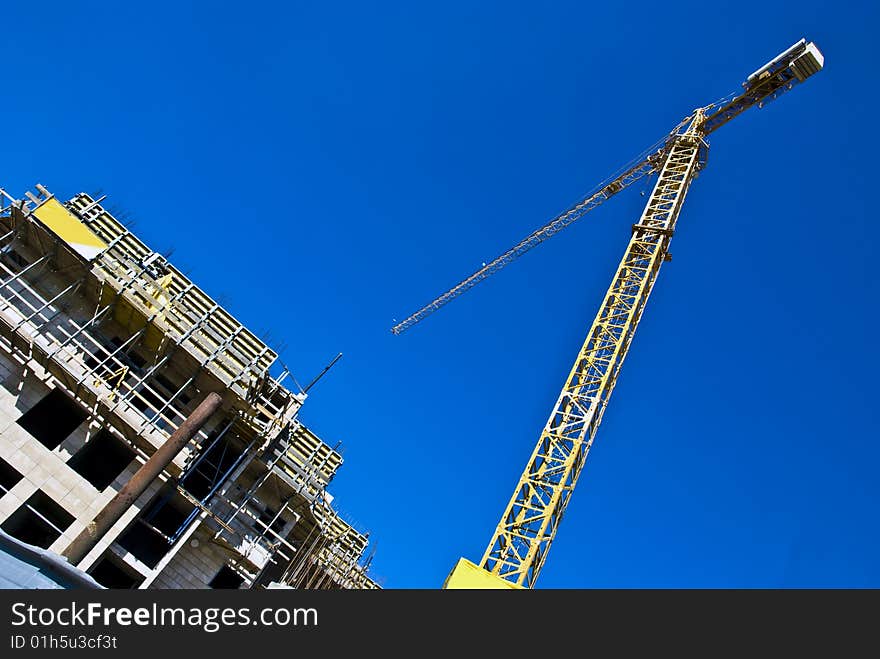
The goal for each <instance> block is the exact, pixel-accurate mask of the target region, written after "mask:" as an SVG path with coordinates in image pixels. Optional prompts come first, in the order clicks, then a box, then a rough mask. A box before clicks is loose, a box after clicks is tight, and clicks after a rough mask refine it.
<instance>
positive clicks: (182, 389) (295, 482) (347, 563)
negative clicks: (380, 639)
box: [0, 185, 377, 588]
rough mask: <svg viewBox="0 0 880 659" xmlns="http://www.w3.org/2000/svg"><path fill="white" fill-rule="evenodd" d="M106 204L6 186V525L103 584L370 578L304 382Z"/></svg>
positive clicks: (1, 477) (2, 376)
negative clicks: (16, 192)
mask: <svg viewBox="0 0 880 659" xmlns="http://www.w3.org/2000/svg"><path fill="white" fill-rule="evenodd" d="M102 201H103V198H101V199H93V198H92V197H91V196H89V195H87V194H79V195H77V196H75V197H74V198H72V199H70V200H69V201H67V202H61V201H60V200H58V199H56V198H55V197H54V196H53V195H52V194H51V193H50V192H49V191H48V190H46V189H45V188H44V187H42V186H39V185H38V186H37V190H36V191H35V192H33V193H32V192H28V193H26V196H25V198H23V199H15V198H13V197H12V196H10V195H8V194H7V193H6V192H5V191H2V190H0V528H2V529H3V530H4V531H5V532H6V533H8V534H9V535H11V536H14V537H15V538H17V539H19V540H21V541H23V542H25V543H28V544H30V545H35V546H38V547H42V548H45V549H48V550H50V551H52V552H55V553H57V554H60V555H63V556H66V557H67V558H68V560H70V562H71V563H73V564H75V565H77V566H78V567H80V568H81V569H83V570H85V571H86V572H88V573H89V574H90V575H92V577H94V579H95V580H96V581H97V582H99V583H101V584H102V585H104V586H107V587H111V588H261V587H269V586H270V585H271V586H272V587H278V586H281V587H284V586H289V587H293V588H376V587H377V585H376V583H375V582H374V581H373V580H372V579H371V578H370V576H368V567H369V559H368V558H367V544H368V539H367V536H366V534H364V533H362V532H360V531H358V530H356V529H355V528H353V527H352V526H351V525H350V524H348V523H346V522H345V521H343V520H342V519H341V518H340V517H339V515H338V514H337V513H336V512H334V508H333V505H332V497H331V495H330V494H329V493H328V492H327V486H328V484H329V483H330V481H331V480H332V479H333V477H334V475H335V474H336V472H337V470H338V469H339V467H340V465H341V464H342V457H341V455H340V453H339V452H338V451H337V450H336V449H335V448H333V447H331V446H329V445H328V444H325V443H324V442H323V441H322V440H321V439H320V438H318V437H317V436H316V435H315V434H314V433H313V432H312V431H310V430H309V429H308V428H307V427H305V426H304V425H303V424H302V423H301V422H300V421H299V420H298V412H299V410H300V407H301V406H302V404H303V402H304V400H305V398H306V394H305V392H303V391H301V390H300V388H299V386H298V385H297V386H296V387H295V389H296V391H293V390H291V389H288V388H286V386H285V383H287V382H288V381H290V382H294V383H295V380H294V379H293V378H292V377H291V376H290V373H289V372H288V370H287V369H286V368H282V367H281V365H280V362H279V361H278V359H277V357H278V355H277V354H276V353H275V352H273V351H272V350H271V349H270V348H269V346H267V345H266V344H265V343H264V342H263V341H261V340H260V339H259V338H257V336H255V335H254V334H253V333H252V332H250V331H248V329H247V328H245V327H243V326H242V325H241V324H240V323H239V322H238V321H236V320H235V318H233V317H232V316H231V315H230V314H229V313H228V312H227V311H226V310H224V309H223V308H222V307H221V306H220V305H219V304H217V303H216V302H215V301H214V300H212V299H211V298H210V297H209V296H208V295H206V294H205V293H204V292H203V291H202V290H201V289H199V288H198V287H197V286H196V285H195V284H194V283H193V282H191V281H190V280H189V279H188V278H187V277H186V276H185V275H184V274H183V273H182V272H181V271H180V270H178V269H177V268H175V267H174V266H173V265H172V264H171V263H169V262H168V261H167V259H166V258H164V257H163V256H162V255H161V254H159V253H157V252H154V251H152V250H151V249H150V248H149V247H147V246H146V245H145V244H144V243H143V242H141V241H140V240H138V238H137V237H135V236H134V235H133V234H132V233H131V232H130V231H129V230H127V229H126V227H125V226H124V225H123V224H122V223H121V222H119V221H118V220H117V219H116V218H114V217H113V216H112V215H111V214H110V213H109V212H108V211H107V210H106V209H105V208H104V207H103V206H102V205H101V202H102Z"/></svg>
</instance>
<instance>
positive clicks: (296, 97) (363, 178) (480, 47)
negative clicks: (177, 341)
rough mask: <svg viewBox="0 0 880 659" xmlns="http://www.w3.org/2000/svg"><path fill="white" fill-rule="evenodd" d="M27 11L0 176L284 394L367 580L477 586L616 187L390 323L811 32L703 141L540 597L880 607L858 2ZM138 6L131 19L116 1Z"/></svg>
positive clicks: (565, 349)
mask: <svg viewBox="0 0 880 659" xmlns="http://www.w3.org/2000/svg"><path fill="white" fill-rule="evenodd" d="M119 4H120V3H93V2H80V3H68V2H64V3H61V2H42V3H32V2H16V3H6V5H5V6H4V10H3V35H4V36H3V39H0V62H2V63H3V64H2V68H3V75H2V80H3V97H4V103H3V109H4V121H3V126H2V130H3V141H2V153H3V174H2V179H0V184H2V185H3V186H4V187H6V188H7V189H9V190H10V191H12V192H13V193H17V194H21V193H23V192H24V190H25V189H28V188H30V187H31V186H32V185H33V184H35V183H37V182H41V183H43V184H44V185H46V186H48V187H49V188H50V189H51V190H53V191H55V192H56V193H57V194H59V195H65V196H66V195H72V194H74V193H76V192H78V191H80V190H85V191H89V192H91V191H96V190H99V189H100V190H103V191H104V192H105V193H107V194H109V202H110V203H111V205H113V206H115V207H117V208H119V209H124V210H125V211H126V212H127V213H128V214H129V215H130V216H131V217H132V218H133V219H134V220H135V222H136V225H135V231H136V232H138V234H139V235H140V236H141V237H142V238H143V239H144V240H146V241H147V242H148V243H149V244H150V245H152V246H153V247H155V248H157V249H162V250H164V249H168V248H171V247H173V248H174V250H175V252H174V255H173V257H172V260H173V261H174V262H175V263H176V264H178V265H179V266H181V267H183V268H184V269H188V270H189V271H190V273H191V275H192V277H193V278H194V279H195V280H196V281H197V282H198V283H199V284H200V285H201V286H202V287H203V288H205V289H206V290H207V291H208V292H209V293H211V294H213V295H215V296H216V297H217V298H218V299H219V300H221V301H222V302H223V303H224V304H225V305H227V307H228V308H229V309H230V310H231V311H232V312H233V313H234V314H235V315H236V316H237V317H239V318H240V319H241V320H242V321H243V322H245V323H246V324H247V325H249V326H251V327H252V328H253V329H255V330H257V331H260V332H262V331H264V330H266V331H269V332H270V334H271V337H272V338H273V343H274V344H275V345H278V344H281V343H283V344H286V348H285V351H284V359H285V361H286V362H287V363H288V364H289V365H290V367H291V368H292V369H293V371H294V373H295V374H296V375H297V377H298V379H299V380H300V381H301V382H305V381H307V380H308V379H310V378H311V377H312V376H313V375H314V374H315V373H317V372H318V371H319V370H320V369H321V368H322V366H323V365H324V364H325V363H326V362H327V360H329V359H330V358H331V357H332V356H333V355H334V354H335V353H336V352H338V351H342V352H343V353H345V356H344V358H343V360H342V361H341V362H340V363H339V364H338V365H337V366H336V367H335V368H334V370H333V371H332V375H330V376H328V377H327V378H325V379H324V380H323V381H322V382H321V383H320V385H319V386H317V387H316V388H315V389H314V390H313V395H312V396H311V397H310V399H309V401H308V402H307V404H306V407H305V408H304V410H303V413H302V416H303V418H304V420H305V421H306V423H308V424H309V425H310V426H311V427H313V428H314V429H315V430H316V431H317V432H318V433H319V434H320V435H321V436H322V437H323V438H325V439H326V440H327V441H328V442H329V443H331V444H332V443H335V442H336V441H337V440H342V441H343V442H344V445H345V458H346V463H345V465H344V466H343V468H342V470H341V472H340V474H339V476H338V477H337V479H336V480H335V481H334V482H333V484H332V491H333V492H334V493H335V495H336V496H337V499H338V502H339V503H340V507H341V509H342V511H343V512H344V513H345V514H347V515H348V516H349V517H350V518H351V519H352V520H354V521H355V522H356V523H357V524H359V525H360V526H361V527H362V528H365V529H369V530H370V531H371V532H372V537H373V538H374V539H375V540H377V541H378V554H377V557H376V559H375V562H374V574H375V576H377V577H378V578H379V579H381V580H382V581H383V582H384V584H385V585H386V586H388V587H428V588H433V587H438V586H440V584H441V583H442V581H443V579H444V577H445V576H446V574H447V572H448V571H449V569H450V568H451V567H452V565H453V563H454V561H455V560H456V559H457V558H458V557H459V556H461V555H464V556H467V557H470V558H471V559H474V560H478V559H479V558H480V555H481V554H482V552H483V549H484V547H485V544H486V543H487V542H488V540H489V537H490V534H491V531H492V530H493V529H494V526H495V524H496V523H497V521H498V517H499V516H500V514H501V512H502V509H503V507H504V505H505V504H506V502H507V499H508V497H509V496H510V493H511V491H512V488H513V486H514V484H515V482H516V479H517V477H518V476H519V473H520V471H521V469H522V467H523V465H524V463H525V460H526V458H527V457H528V455H529V453H530V451H531V449H532V446H533V444H534V442H535V440H536V438H537V436H538V433H539V431H540V429H541V428H542V426H543V424H544V422H545V421H546V418H547V415H548V413H549V411H550V408H551V406H552V405H553V403H554V401H555V399H556V397H557V394H558V390H559V387H560V385H561V384H562V381H563V379H564V377H565V375H566V374H567V373H568V370H569V368H570V365H571V362H572V360H573V358H574V356H575V354H576V352H577V349H578V348H579V346H580V344H581V341H582V339H583V337H584V335H585V333H586V330H587V327H588V326H589V324H590V322H591V320H592V318H593V315H594V313H595V310H596V308H597V305H598V304H599V302H600V299H601V297H602V295H603V293H604V291H605V289H606V287H607V285H608V282H609V279H610V276H611V274H612V273H613V270H614V268H615V266H616V264H617V261H618V259H619V258H620V255H621V254H622V251H623V248H624V246H625V244H626V241H627V240H628V237H629V227H630V225H631V224H632V223H633V222H634V221H635V220H636V219H637V217H638V214H639V213H640V210H641V205H642V203H643V201H644V199H643V198H642V197H641V196H640V195H639V194H638V191H639V190H640V189H643V188H642V187H640V188H637V189H636V190H630V191H629V192H628V193H627V194H624V195H621V196H620V197H619V198H616V199H614V200H613V202H611V203H609V204H608V205H606V206H604V207H602V208H601V209H599V210H598V211H596V212H594V213H592V214H591V215H590V216H588V218H586V219H584V220H582V221H581V222H579V223H578V224H576V225H575V226H573V227H571V228H569V229H568V230H567V231H566V232H564V233H563V234H561V235H559V236H557V237H556V238H554V239H553V240H551V241H550V242H548V243H546V244H544V245H543V246H541V247H540V248H539V249H537V250H535V251H533V252H531V253H529V254H528V255H527V256H525V257H524V258H522V259H521V260H519V261H518V262H517V263H516V264H514V265H513V266H511V267H509V268H508V269H507V270H505V271H503V272H502V273H501V274H499V275H497V276H496V277H494V278H493V279H491V280H490V281H488V282H485V283H484V284H482V285H481V286H479V287H478V288H476V289H474V290H473V291H471V292H470V293H468V294H467V295H466V296H464V297H463V298H461V299H459V300H457V301H455V302H454V303H453V304H451V305H449V306H448V307H446V308H445V309H443V310H442V311H441V312H440V313H437V314H436V315H434V316H432V317H431V318H430V319H429V320H428V321H426V322H425V323H423V324H422V325H419V326H417V327H416V328H414V329H413V330H411V331H410V332H409V333H407V334H405V335H403V336H400V337H394V336H392V335H391V334H390V333H389V331H388V330H389V327H390V325H391V321H392V318H398V319H400V318H403V317H404V316H406V315H407V314H408V313H410V312H411V311H413V310H414V309H415V308H417V307H419V306H420V305H421V304H422V303H424V302H426V301H427V300H428V299H430V298H432V297H433V296H434V295H436V294H438V293H440V292H442V291H443V290H445V289H446V288H447V287H449V286H450V285H452V284H454V283H455V282H457V281H458V280H459V279H461V278H462V277H463V276H465V275H467V274H469V273H470V272H471V271H473V270H474V269H475V268H477V267H479V265H480V264H481V263H482V262H483V261H486V260H488V259H490V258H492V257H494V256H495V255H496V254H497V253H499V252H500V251H502V250H504V249H505V248H507V247H508V246H509V245H511V244H512V243H514V242H516V241H517V240H519V239H520V238H521V237H523V236H524V235H525V234H527V233H528V232H530V231H531V230H532V229H533V228H534V227H536V226H538V225H540V224H542V223H543V222H544V221H546V220H547V219H548V218H549V217H550V216H552V215H554V214H555V213H556V212H557V211H559V210H561V209H563V208H564V207H565V206H567V205H568V204H569V203H570V202H572V201H574V200H576V199H577V198H578V196H579V195H580V194H581V193H583V192H586V191H587V190H588V189H590V188H591V187H592V186H593V184H595V183H596V182H597V181H599V180H601V179H602V178H604V176H605V175H606V174H608V173H610V172H611V171H612V170H614V169H616V168H617V167H618V166H619V165H621V164H622V163H623V162H625V161H626V160H628V159H629V158H630V157H631V156H633V155H635V154H636V153H638V152H639V151H641V150H642V149H643V148H644V147H646V146H648V145H649V144H651V143H652V142H654V141H655V140H656V139H658V138H659V137H660V136H661V135H663V134H664V133H666V132H667V131H668V130H669V129H670V128H671V127H672V126H673V125H674V124H675V123H677V122H678V120H679V119H681V118H682V117H683V116H684V115H685V114H687V113H689V112H690V111H691V109H692V108H694V107H696V106H698V105H704V104H706V103H708V102H710V101H712V100H714V99H716V98H719V97H721V96H723V95H725V94H727V93H729V92H732V91H735V90H736V89H738V88H739V85H740V83H741V81H742V80H743V79H744V78H745V76H746V75H748V74H749V73H751V72H752V71H753V70H754V69H756V68H758V67H759V66H760V65H762V64H763V63H764V62H766V61H767V60H768V59H770V58H771V57H773V56H774V55H775V54H776V53H778V52H780V51H781V50H783V49H785V48H787V47H788V46H789V45H791V44H792V43H794V42H795V41H796V40H797V39H799V38H800V37H801V36H807V37H808V38H810V39H813V40H815V41H816V42H817V43H818V44H819V46H820V47H821V48H822V49H823V51H824V52H825V55H826V58H827V67H826V70H825V71H823V72H822V73H820V74H819V75H817V76H816V77H814V78H812V79H810V80H809V81H808V82H807V83H806V84H804V85H803V86H800V87H798V88H796V89H795V90H794V91H792V92H791V93H790V94H788V95H786V96H784V97H782V98H781V99H779V100H778V101H776V102H774V103H772V104H770V105H769V106H767V107H766V108H765V109H762V110H752V111H749V112H748V113H747V114H745V115H743V116H741V117H739V118H737V119H736V120H734V121H733V122H732V123H731V124H729V125H727V126H725V127H724V128H723V129H721V130H719V131H718V132H717V133H716V134H715V135H714V136H713V138H712V140H711V142H712V148H711V152H710V155H709V165H708V167H707V169H706V170H705V171H704V172H703V173H702V174H701V175H700V177H699V179H698V180H697V181H696V182H695V184H694V186H693V187H692V188H691V193H690V195H689V198H688V201H687V203H686V205H685V208H684V211H683V214H682V216H681V219H680V221H679V230H678V231H677V233H676V236H675V240H674V241H673V244H672V253H673V255H674V260H673V261H672V262H671V263H669V264H666V265H665V266H664V268H663V271H662V273H661V275H660V280H659V282H658V284H657V286H656V289H655V292H654V295H653V296H652V298H651V301H650V304H649V307H648V309H647V311H646V314H645V317H644V321H643V323H642V326H641V327H640V329H639V332H638V334H637V336H636V338H635V341H634V345H633V347H632V350H631V352H630V356H629V358H628V360H627V363H626V366H625V368H624V369H623V372H622V375H621V378H620V381H619V384H618V387H617V389H616V390H615V393H614V396H613V399H612V402H611V406H610V409H609V411H608V413H607V414H606V415H605V420H604V422H603V425H602V428H601V429H600V431H599V435H598V436H597V439H596V443H595V445H594V449H593V451H592V452H591V454H590V458H589V460H588V462H587V466H586V468H585V471H584V473H583V476H582V478H581V481H580V483H579V486H578V489H577V491H576V492H575V495H574V497H573V500H572V502H571V505H570V507H569V509H568V513H567V515H566V517H565V520H564V521H563V523H562V526H561V530H560V533H559V536H558V539H557V541H556V543H555V545H554V547H553V549H552V550H551V552H550V555H549V559H548V562H547V565H546V568H545V570H544V572H543V574H542V576H541V580H540V583H539V586H541V587H545V588H549V587H591V586H622V587H631V586H673V587H678V586H694V587H702V586H733V587H740V586H743V587H751V586H768V587H777V586H784V587H788V586H796V587H799V586H874V587H878V586H880V561H878V559H877V556H878V554H880V528H878V515H877V510H878V505H880V484H878V478H877V464H878V460H880V442H878V439H880V437H878V434H880V433H878V429H877V428H878V411H877V410H878V386H877V377H878V373H880V363H878V362H880V360H878V352H877V321H878V314H877V307H876V304H877V298H878V270H877V263H878V261H877V257H876V255H875V251H876V246H875V245H874V244H873V243H872V242H871V241H872V238H871V236H872V235H873V234H872V233H871V232H872V230H873V224H874V223H875V222H876V215H877V212H876V202H877V192H876V190H877V185H876V182H875V176H876V162H877V155H876V154H877V153H878V140H877V122H876V107H877V100H878V98H877V90H876V84H875V82H874V81H875V80H876V62H877V54H876V48H874V47H873V44H874V43H875V41H876V31H877V26H878V24H880V21H878V18H880V14H878V9H877V4H876V3H871V2H868V1H867V0H864V1H863V2H854V3H828V2H826V1H821V2H820V1H818V0H806V1H804V2H796V3H795V2H776V3H774V2H753V1H748V2H740V3H734V4H730V3H721V4H717V3H716V4H712V3H696V2H695V3H683V4H676V3H656V2H652V3H647V2H645V3H643V2H628V3H588V2H541V3H534V2H531V3H516V2H514V3H511V2H495V3H489V2H483V3H475V2H443V3H436V4H434V5H433V6H432V7H428V6H427V5H425V4H424V3H378V4H377V3H368V4H366V5H364V3H327V2H314V3H300V2H294V3H280V2H279V3H264V2H250V3H234V4H233V3H229V4H224V3H207V2H205V3H202V4H201V5H200V6H199V7H198V8H195V7H193V6H190V5H189V3H178V2H173V3H172V2H151V3H149V4H145V5H144V6H143V8H141V9H136V8H133V7H129V8H123V9H119V8H118V5H119ZM132 4H134V3H132Z"/></svg>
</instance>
